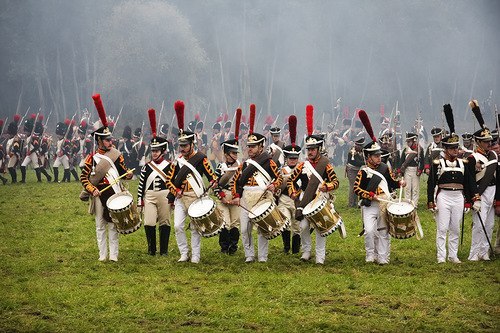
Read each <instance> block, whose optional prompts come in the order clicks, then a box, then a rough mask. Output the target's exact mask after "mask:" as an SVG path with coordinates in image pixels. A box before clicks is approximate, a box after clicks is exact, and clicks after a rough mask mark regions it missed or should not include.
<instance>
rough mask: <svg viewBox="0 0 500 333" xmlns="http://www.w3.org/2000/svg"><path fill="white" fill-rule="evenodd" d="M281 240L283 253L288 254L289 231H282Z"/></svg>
mask: <svg viewBox="0 0 500 333" xmlns="http://www.w3.org/2000/svg"><path fill="white" fill-rule="evenodd" d="M281 238H283V252H285V254H288V252H290V230H285V231H283V233H282V234H281Z"/></svg>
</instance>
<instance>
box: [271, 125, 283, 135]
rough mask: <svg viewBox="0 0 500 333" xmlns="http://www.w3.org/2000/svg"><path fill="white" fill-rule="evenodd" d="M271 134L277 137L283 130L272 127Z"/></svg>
mask: <svg viewBox="0 0 500 333" xmlns="http://www.w3.org/2000/svg"><path fill="white" fill-rule="evenodd" d="M269 132H270V133H271V134H272V135H277V134H280V133H281V128H279V127H271V128H270V129H269Z"/></svg>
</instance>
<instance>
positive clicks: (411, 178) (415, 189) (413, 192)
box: [404, 167, 420, 206]
mask: <svg viewBox="0 0 500 333" xmlns="http://www.w3.org/2000/svg"><path fill="white" fill-rule="evenodd" d="M404 179H405V182H406V187H405V199H408V200H411V201H412V202H413V203H414V204H415V206H417V205H418V197H419V195H420V176H417V167H407V168H406V170H405V175H404Z"/></svg>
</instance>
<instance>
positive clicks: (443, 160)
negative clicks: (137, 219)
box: [0, 102, 500, 264]
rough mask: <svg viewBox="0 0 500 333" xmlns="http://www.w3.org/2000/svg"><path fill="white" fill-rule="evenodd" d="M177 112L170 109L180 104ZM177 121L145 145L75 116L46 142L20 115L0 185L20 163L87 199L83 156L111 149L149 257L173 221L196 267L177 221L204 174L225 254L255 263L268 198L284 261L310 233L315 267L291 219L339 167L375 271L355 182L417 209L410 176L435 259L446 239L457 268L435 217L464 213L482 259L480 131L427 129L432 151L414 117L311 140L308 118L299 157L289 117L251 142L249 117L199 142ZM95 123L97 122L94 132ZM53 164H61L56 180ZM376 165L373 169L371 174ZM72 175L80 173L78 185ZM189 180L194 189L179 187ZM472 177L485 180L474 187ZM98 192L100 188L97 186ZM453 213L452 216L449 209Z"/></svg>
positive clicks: (297, 220) (491, 200)
mask: <svg viewBox="0 0 500 333" xmlns="http://www.w3.org/2000/svg"><path fill="white" fill-rule="evenodd" d="M471 107H472V109H473V111H474V112H475V114H476V113H477V112H479V114H480V111H478V110H479V106H478V105H477V103H474V102H471ZM177 108H179V109H180V106H178V107H177ZM177 108H176V111H177ZM182 109H183V107H182ZM450 110H451V107H450V106H449V105H445V107H444V112H445V114H450V113H451V111H450ZM254 112H255V111H254ZM311 112H312V111H311ZM240 113H241V111H240ZM177 117H178V127H177V128H175V127H172V126H171V125H170V126H169V125H168V124H160V125H159V126H156V125H155V126H154V127H153V126H151V127H152V129H151V137H152V138H151V141H150V142H148V143H147V142H146V139H145V138H144V132H145V130H144V126H142V127H141V128H136V129H135V130H134V131H132V128H131V127H130V126H125V128H124V130H123V133H122V136H121V138H120V139H115V137H114V136H113V135H112V134H113V130H114V124H113V122H112V121H109V119H106V118H104V119H103V118H101V121H100V123H98V124H97V125H94V126H89V124H88V123H87V120H86V119H83V120H81V121H80V122H79V123H75V122H72V121H70V120H66V121H64V122H59V123H57V126H56V131H55V135H56V140H54V139H53V138H52V135H50V134H48V133H46V132H45V131H44V128H45V127H46V123H45V124H44V123H43V117H42V116H41V115H39V114H37V115H32V116H30V117H28V118H27V119H22V118H21V117H20V116H18V115H16V116H15V117H14V120H13V121H12V122H10V123H9V124H8V125H7V124H5V125H7V126H6V131H5V133H6V135H2V138H3V139H4V141H3V142H2V146H1V147H0V148H1V149H0V154H1V155H0V157H1V158H0V161H1V165H0V168H1V169H2V177H1V178H0V179H1V180H2V182H3V184H6V183H7V182H8V180H7V178H5V177H4V176H3V174H4V173H5V172H6V171H8V173H9V175H10V177H11V180H10V181H11V183H16V182H20V183H25V182H26V171H27V167H28V166H29V165H31V166H32V167H33V169H34V171H35V174H36V177H37V181H39V182H41V181H42V175H43V176H45V178H46V179H47V181H48V182H50V181H53V182H59V181H61V182H70V181H71V177H72V176H73V178H74V179H75V180H79V179H80V180H82V182H83V183H84V187H85V188H86V190H87V191H88V192H89V193H90V194H92V193H94V194H95V195H96V196H99V194H98V193H99V191H97V192H95V191H96V190H97V189H98V187H97V185H95V186H94V185H92V184H91V183H90V181H89V180H88V177H90V176H89V175H90V173H91V172H93V171H92V170H93V168H95V161H93V160H92V159H93V156H95V154H96V153H97V152H99V151H101V153H102V154H103V156H104V155H105V153H106V152H107V151H111V148H109V147H112V148H113V150H112V151H113V152H114V151H117V154H118V155H116V157H115V159H116V158H118V157H117V156H120V161H121V159H123V161H122V162H120V165H122V167H121V168H119V169H120V172H119V173H122V174H123V173H127V172H128V173H130V174H131V172H130V170H132V169H133V170H134V174H135V176H137V177H139V178H140V179H139V198H138V207H139V209H140V210H141V213H143V214H144V226H145V230H146V237H147V243H148V253H150V254H153V255H154V254H155V253H156V225H157V224H158V225H159V229H160V254H167V253H168V239H169V235H170V226H171V222H172V221H173V224H174V228H175V235H176V241H177V245H178V248H179V252H180V254H181V256H180V259H179V261H181V262H183V261H188V260H191V261H192V262H194V263H198V262H199V261H200V258H201V250H200V249H201V236H202V235H201V233H200V232H199V230H197V229H196V228H195V227H194V226H193V224H190V229H191V251H189V247H188V245H187V237H186V230H185V221H186V217H187V216H188V209H189V207H190V206H191V204H193V202H194V201H195V200H196V199H197V198H200V196H203V195H204V194H205V193H207V191H208V188H206V187H205V185H204V182H203V181H202V177H203V175H205V177H206V178H207V179H208V181H209V182H210V187H211V188H212V191H213V193H214V194H215V197H216V198H217V206H218V208H219V209H220V211H221V214H222V216H223V220H224V221H225V224H224V227H223V228H222V230H221V231H220V235H219V244H220V247H221V251H222V252H224V253H228V254H234V253H235V252H236V251H237V249H238V242H239V239H240V237H241V241H242V244H243V248H244V252H245V258H246V259H245V260H246V262H252V261H254V260H256V259H257V260H258V261H266V260H267V257H268V250H267V249H268V238H267V237H264V236H265V235H264V234H263V233H262V232H260V231H259V232H258V253H257V256H256V255H255V252H254V246H253V239H252V236H251V234H252V230H253V225H252V223H251V222H250V219H249V214H251V209H252V207H254V206H255V205H257V204H258V203H259V202H260V201H265V200H269V201H274V202H275V203H276V205H277V207H278V209H279V211H280V212H281V214H283V215H284V216H286V218H287V220H288V221H290V223H289V225H287V227H286V228H285V230H282V232H280V234H281V236H282V240H283V247H284V251H285V253H289V252H290V251H291V252H292V253H293V254H297V253H299V252H301V251H302V255H301V259H302V260H306V261H307V260H309V259H310V258H311V257H312V255H311V252H312V251H311V236H310V234H311V231H312V230H316V236H317V237H316V253H315V257H316V262H317V263H318V264H323V263H324V261H325V247H326V237H323V236H324V235H322V234H321V230H319V229H318V228H317V227H315V226H314V225H313V224H311V223H309V222H308V221H307V220H306V219H305V218H304V216H303V214H302V210H303V209H304V207H305V205H306V204H307V203H308V202H311V200H314V199H315V198H317V197H318V196H319V194H322V195H323V196H324V197H325V198H327V199H328V200H331V201H333V196H334V195H333V192H334V191H335V190H336V189H337V188H338V186H339V181H338V179H337V175H336V173H335V171H334V169H335V168H337V167H338V166H345V174H346V176H347V178H348V179H349V192H348V193H349V200H348V207H357V208H361V209H362V211H363V214H362V215H363V221H364V229H365V230H364V232H365V249H366V252H367V254H366V261H367V262H377V263H379V264H387V263H388V262H389V257H390V256H389V255H390V241H389V238H390V237H389V235H388V233H387V231H386V229H387V228H385V227H384V226H383V224H385V223H386V222H385V221H384V218H383V216H382V215H383V214H384V213H383V211H384V209H385V208H384V207H383V201H384V200H386V199H384V198H385V197H384V193H383V188H382V187H377V186H375V187H374V188H372V189H370V186H371V185H370V184H371V182H369V181H368V180H367V179H370V178H371V177H372V174H373V172H375V174H376V175H382V176H383V177H382V178H384V179H385V181H386V182H387V183H388V184H389V188H390V190H391V192H392V191H394V190H395V189H397V188H401V191H403V187H404V197H405V199H406V200H408V201H410V202H411V203H412V204H413V205H414V206H415V207H417V206H418V204H419V196H420V194H419V189H420V178H421V177H422V175H423V174H426V175H427V176H428V191H427V192H428V195H427V208H429V209H430V210H432V211H433V212H434V213H435V219H436V221H438V231H437V238H436V246H437V259H438V262H444V261H446V250H445V243H446V236H447V235H448V260H449V261H451V262H460V260H459V259H458V257H457V246H456V245H457V239H458V231H457V230H459V229H460V226H458V227H457V224H459V223H460V220H462V221H463V216H462V214H459V215H460V216H458V215H456V214H455V213H453V214H451V213H446V212H447V211H450V210H452V211H460V212H462V211H463V210H464V209H465V210H468V209H469V208H472V209H473V210H474V214H475V215H473V216H474V217H473V220H474V229H473V240H472V242H473V244H472V248H471V253H470V256H469V260H489V255H490V253H491V250H492V249H491V241H490V240H492V231H493V226H494V214H495V213H496V214H498V213H499V206H500V201H499V192H500V191H499V190H498V182H497V178H496V177H497V175H496V173H497V169H498V165H499V164H498V159H497V154H498V147H499V146H498V131H497V130H493V131H490V130H489V129H488V128H487V127H486V126H485V124H484V121H482V122H481V120H480V119H479V118H478V121H479V123H480V126H481V128H480V130H478V131H476V132H475V133H472V134H471V133H463V134H462V135H461V138H460V137H459V136H458V135H457V134H456V133H455V129H454V125H450V126H449V127H450V129H449V131H448V130H446V129H445V128H436V127H434V128H432V129H431V131H430V134H431V136H432V142H430V143H429V144H428V145H425V143H423V142H425V141H423V140H425V139H426V138H425V136H426V132H425V129H424V128H423V127H422V125H421V121H420V120H417V122H416V125H415V127H414V128H413V129H412V130H411V131H409V132H406V134H405V135H404V138H403V135H402V133H401V129H400V124H399V123H398V122H397V117H395V118H394V119H388V118H385V117H382V118H381V119H380V124H381V128H380V131H379V133H378V138H376V137H375V136H374V135H373V133H372V132H373V130H372V129H371V125H369V126H368V128H367V124H366V121H365V122H363V119H361V117H360V119H359V120H357V119H355V118H353V119H344V120H343V121H342V125H341V128H340V129H339V130H337V129H336V128H335V127H336V126H335V125H334V124H329V125H327V130H326V132H322V130H321V128H319V127H317V128H314V127H313V121H312V120H311V121H308V122H307V127H308V128H307V135H304V137H303V139H302V140H301V141H302V142H301V146H302V147H303V149H302V148H301V146H299V145H298V142H297V141H298V140H297V137H296V125H294V128H293V129H292V128H290V127H292V125H291V124H293V121H292V122H290V120H291V119H293V118H294V116H291V117H289V121H288V122H287V123H286V124H285V126H283V127H278V126H276V124H275V123H273V121H269V122H268V121H266V125H265V126H264V127H263V128H262V134H260V133H257V131H255V130H254V124H253V122H254V121H255V115H253V119H252V114H251V115H250V119H248V122H245V121H244V120H245V119H244V117H243V118H241V117H240V116H238V117H236V118H237V121H234V120H233V121H230V120H229V119H228V118H229V117H228V116H227V115H226V116H220V117H219V118H217V121H216V122H215V124H214V125H213V126H212V128H211V132H212V133H211V134H209V133H207V132H206V128H205V124H204V122H203V121H200V119H199V117H195V119H194V120H193V121H191V122H189V123H188V124H187V126H184V120H183V117H184V116H183V114H182V115H180V114H177ZM311 117H312V116H311ZM179 118H182V121H181V120H179ZM241 120H243V121H241ZM308 120H309V119H308ZM447 120H448V118H447ZM103 122H105V123H106V124H105V125H103ZM295 122H296V118H295ZM452 123H453V121H452ZM448 124H450V123H449V122H448ZM3 125H4V124H3V123H2V126H1V127H2V133H4V128H3V127H4V126H3ZM99 126H100V127H99ZM97 127H99V128H98V129H96V128H97ZM233 127H234V129H233ZM156 129H157V131H156ZM156 132H158V133H156ZM96 133H97V134H96ZM403 139H404V140H403ZM459 139H461V141H462V143H461V144H460V142H459V141H460V140H459ZM106 140H109V142H110V143H109V145H107V144H105V143H106V142H107V141H106ZM403 141H404V142H403ZM474 143H475V145H474ZM107 146H108V148H106V147H107ZM106 149H107V150H106ZM51 161H53V163H51ZM193 161H194V162H193ZM490 165H494V167H490ZM60 166H62V167H63V176H62V179H61V180H59V167H60ZM381 167H382V170H383V172H380V173H377V172H378V171H377V170H379V169H380V168H381ZM18 168H19V169H20V172H21V179H20V180H18V175H17V169H18ZM78 168H79V169H81V170H83V173H82V176H81V177H80V178H79V176H78V174H77V172H78ZM486 169H488V172H486ZM47 170H50V171H51V173H52V175H50V174H49V173H48V172H47ZM370 170H374V171H370ZM448 176H449V179H448ZM131 177H132V175H130V178H131ZM193 178H194V179H195V180H196V181H195V182H192V181H191V180H190V179H193ZM484 179H487V181H486V183H485V180H484ZM84 180H85V181H86V182H84ZM221 180H222V181H221ZM107 183H109V182H107V181H103V183H102V184H101V185H105V184H107ZM196 184H198V185H196ZM311 184H314V186H312V185H311ZM450 184H451V185H450ZM197 187H198V188H197ZM152 194H155V195H154V196H152ZM457 195H458V197H456V196H457ZM148 196H149V197H148ZM454 196H455V197H454ZM448 198H451V199H448ZM457 198H462V199H461V200H457ZM152 202H154V204H152ZM445 202H446V203H445ZM372 203H376V204H372ZM379 203H380V206H379ZM102 206H103V207H101V210H102V212H101V213H100V214H99V215H100V216H99V219H100V222H99V226H98V227H97V229H98V230H97V231H98V243H99V237H100V238H101V243H102V237H103V236H102V233H103V230H104V227H103V225H105V223H106V222H107V223H110V222H111V221H110V219H109V216H108V214H107V213H106V207H105V204H104V203H103V205H102ZM458 206H461V209H459V210H457V209H456V208H457V207H458ZM148 207H149V208H148ZM332 207H333V204H332ZM171 211H173V218H172V212H171ZM450 214H451V215H450ZM455 215H456V216H455ZM457 216H458V217H457ZM368 217H373V218H374V219H378V222H376V223H378V225H373V226H371V225H370V222H368V221H367V218H368ZM103 221H105V222H103ZM96 223H97V215H96ZM99 228H100V232H101V235H100V236H99ZM339 229H340V228H339ZM342 229H343V226H342ZM384 230H385V231H384ZM344 232H345V231H344ZM110 237H111V236H110ZM114 238H116V237H114ZM114 242H115V243H116V244H115V247H116V248H114V249H113V251H112V252H113V253H114V254H113V260H117V253H118V248H117V246H118V245H117V244H118V243H117V240H116V241H114ZM497 242H498V237H497ZM488 243H489V244H488ZM374 244H375V245H374ZM104 248H105V246H104V247H103V245H102V244H101V245H100V257H99V258H100V260H106V258H107V250H105V249H104ZM110 251H111V250H110ZM110 253H111V252H110ZM110 260H111V257H110Z"/></svg>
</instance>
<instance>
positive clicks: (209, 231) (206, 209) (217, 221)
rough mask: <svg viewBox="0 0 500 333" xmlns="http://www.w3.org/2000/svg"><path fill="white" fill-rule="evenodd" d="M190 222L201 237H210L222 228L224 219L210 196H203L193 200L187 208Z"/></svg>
mask: <svg viewBox="0 0 500 333" xmlns="http://www.w3.org/2000/svg"><path fill="white" fill-rule="evenodd" d="M188 215H189V217H190V218H191V223H193V225H194V227H195V229H196V230H198V232H199V233H200V234H201V235H202V236H203V237H212V236H215V235H217V234H218V233H219V232H221V230H222V228H224V219H223V218H222V214H221V212H220V211H219V209H218V208H217V206H216V204H215V201H214V200H212V199H211V198H210V197H203V198H199V199H196V200H195V201H193V203H192V204H191V205H189V208H188Z"/></svg>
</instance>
